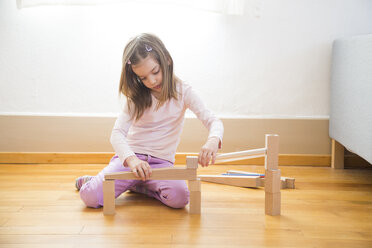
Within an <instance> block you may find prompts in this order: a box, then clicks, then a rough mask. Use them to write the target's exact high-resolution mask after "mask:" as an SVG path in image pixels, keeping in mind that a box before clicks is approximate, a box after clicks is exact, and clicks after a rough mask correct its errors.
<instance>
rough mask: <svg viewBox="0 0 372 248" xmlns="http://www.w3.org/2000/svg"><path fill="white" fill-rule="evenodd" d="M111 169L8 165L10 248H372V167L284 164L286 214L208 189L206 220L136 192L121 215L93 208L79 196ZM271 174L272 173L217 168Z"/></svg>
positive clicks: (5, 189) (0, 185) (2, 175)
mask: <svg viewBox="0 0 372 248" xmlns="http://www.w3.org/2000/svg"><path fill="white" fill-rule="evenodd" d="M102 166H104V165H82V164H78V165H55V164H44V165H38V164H37V165H19V164H18V165H17V164H14V165H7V164H2V165H0V247H6V248H12V247H38V248H39V247H48V248H49V247H64V248H66V247H67V248H68V247H79V248H83V247H89V248H91V247H151V248H156V247H337V248H342V247H353V248H356V247H372V170H368V169H346V170H337V171H335V170H332V169H331V168H315V167H293V166H291V167H281V169H282V176H288V177H295V178H296V187H297V188H296V189H286V190H282V215H281V216H277V217H273V216H265V215H264V190H263V189H262V188H259V189H250V188H239V187H232V186H226V185H219V184H212V183H204V182H203V183H202V214H201V215H200V216H199V215H189V214H188V209H187V208H186V209H181V210H175V209H170V208H168V207H166V206H164V205H162V204H161V203H160V202H158V201H156V200H154V199H151V198H148V197H146V196H143V195H141V194H136V193H125V194H123V195H122V196H120V197H119V198H118V199H117V200H116V205H117V207H116V210H117V214H116V215H115V216H114V217H112V216H111V217H104V216H103V215H102V209H89V208H86V207H85V206H84V205H83V203H82V202H81V200H80V198H79V193H78V192H77V191H75V189H74V180H75V178H76V177H78V176H80V175H86V174H88V175H89V174H92V175H93V174H96V173H97V172H98V171H99V170H100V169H101V168H102ZM228 169H235V170H246V171H255V172H263V167H262V166H212V167H209V168H207V169H205V168H203V169H199V174H213V173H222V172H226V171H227V170H228Z"/></svg>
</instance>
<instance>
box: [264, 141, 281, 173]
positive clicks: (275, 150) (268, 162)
mask: <svg viewBox="0 0 372 248" xmlns="http://www.w3.org/2000/svg"><path fill="white" fill-rule="evenodd" d="M278 161H279V136H278V135H276V134H266V157H265V170H277V169H278Z"/></svg>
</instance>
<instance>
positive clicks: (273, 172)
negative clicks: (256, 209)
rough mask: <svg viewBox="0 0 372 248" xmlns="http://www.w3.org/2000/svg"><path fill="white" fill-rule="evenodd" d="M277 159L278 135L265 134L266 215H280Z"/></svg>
mask: <svg viewBox="0 0 372 248" xmlns="http://www.w3.org/2000/svg"><path fill="white" fill-rule="evenodd" d="M278 159H279V136H278V135H273V134H267V135H266V156H265V214H267V215H280V206H281V195H280V188H281V180H280V170H279V169H278Z"/></svg>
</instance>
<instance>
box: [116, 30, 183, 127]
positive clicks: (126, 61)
mask: <svg viewBox="0 0 372 248" xmlns="http://www.w3.org/2000/svg"><path fill="white" fill-rule="evenodd" d="M147 56H151V57H152V58H153V59H155V60H156V61H157V63H158V64H159V66H160V69H161V71H162V73H163V84H162V88H161V93H160V96H159V98H158V104H157V106H156V108H159V107H160V106H162V105H163V104H164V103H165V102H166V101H168V100H170V99H172V98H174V99H176V100H177V87H176V83H177V81H178V80H177V77H176V76H175V75H174V72H173V59H172V57H171V56H170V54H169V52H168V50H167V49H166V48H165V46H164V44H163V42H162V41H161V40H160V39H159V38H158V37H157V36H155V35H153V34H148V33H143V34H140V35H138V36H136V37H133V38H132V39H131V40H130V41H129V42H128V44H127V45H126V46H125V48H124V53H123V67H122V72H121V77H120V86H119V94H120V93H122V94H123V95H124V96H126V98H127V105H128V109H129V112H130V114H131V118H132V119H135V120H138V119H140V118H141V116H142V115H143V113H144V111H145V110H146V109H147V108H149V107H151V105H152V98H151V90H150V89H149V88H147V87H146V86H145V85H144V84H143V83H142V82H141V80H140V79H139V77H138V76H137V75H136V74H135V73H134V72H133V70H132V65H136V64H138V63H140V62H141V61H142V60H143V59H145V58H147Z"/></svg>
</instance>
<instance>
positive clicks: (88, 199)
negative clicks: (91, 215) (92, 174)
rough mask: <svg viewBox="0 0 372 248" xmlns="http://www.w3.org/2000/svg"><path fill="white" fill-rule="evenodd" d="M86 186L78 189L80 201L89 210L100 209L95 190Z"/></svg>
mask: <svg viewBox="0 0 372 248" xmlns="http://www.w3.org/2000/svg"><path fill="white" fill-rule="evenodd" d="M87 186H88V185H86V184H84V185H83V186H82V187H81V189H80V198H81V200H82V201H83V202H84V203H85V205H87V207H91V208H99V207H101V205H100V204H99V197H98V194H97V190H96V189H92V188H91V187H87Z"/></svg>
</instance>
